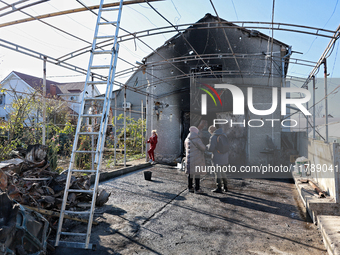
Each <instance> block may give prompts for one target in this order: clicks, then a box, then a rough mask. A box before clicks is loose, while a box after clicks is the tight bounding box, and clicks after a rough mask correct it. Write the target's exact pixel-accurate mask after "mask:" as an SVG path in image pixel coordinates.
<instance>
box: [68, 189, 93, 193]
mask: <svg viewBox="0 0 340 255" xmlns="http://www.w3.org/2000/svg"><path fill="white" fill-rule="evenodd" d="M68 192H75V193H93V190H88V189H68Z"/></svg>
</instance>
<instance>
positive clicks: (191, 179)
mask: <svg viewBox="0 0 340 255" xmlns="http://www.w3.org/2000/svg"><path fill="white" fill-rule="evenodd" d="M193 179H194V175H193V174H189V175H188V188H189V189H192V188H193V187H192V184H193ZM199 189H200V178H199V176H195V190H199Z"/></svg>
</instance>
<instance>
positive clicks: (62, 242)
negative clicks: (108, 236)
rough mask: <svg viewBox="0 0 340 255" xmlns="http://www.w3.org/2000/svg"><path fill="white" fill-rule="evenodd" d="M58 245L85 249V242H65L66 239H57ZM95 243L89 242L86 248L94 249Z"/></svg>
mask: <svg viewBox="0 0 340 255" xmlns="http://www.w3.org/2000/svg"><path fill="white" fill-rule="evenodd" d="M58 246H60V247H67V248H77V249H85V248H86V245H85V243H78V242H66V241H59V243H58ZM95 247H96V244H92V243H89V245H88V247H87V249H90V250H91V249H92V250H93V249H94V248H95Z"/></svg>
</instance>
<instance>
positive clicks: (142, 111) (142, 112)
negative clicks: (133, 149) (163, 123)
mask: <svg viewBox="0 0 340 255" xmlns="http://www.w3.org/2000/svg"><path fill="white" fill-rule="evenodd" d="M140 108H141V110H140V113H141V119H142V157H143V152H144V137H143V133H144V132H143V128H144V126H143V122H144V116H143V115H144V106H143V99H142V100H141V107H140Z"/></svg>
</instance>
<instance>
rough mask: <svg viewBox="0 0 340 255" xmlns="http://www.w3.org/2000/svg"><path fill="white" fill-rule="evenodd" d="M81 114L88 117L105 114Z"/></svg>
mask: <svg viewBox="0 0 340 255" xmlns="http://www.w3.org/2000/svg"><path fill="white" fill-rule="evenodd" d="M80 116H81V117H85V118H88V117H101V116H103V114H82V115H80Z"/></svg>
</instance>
